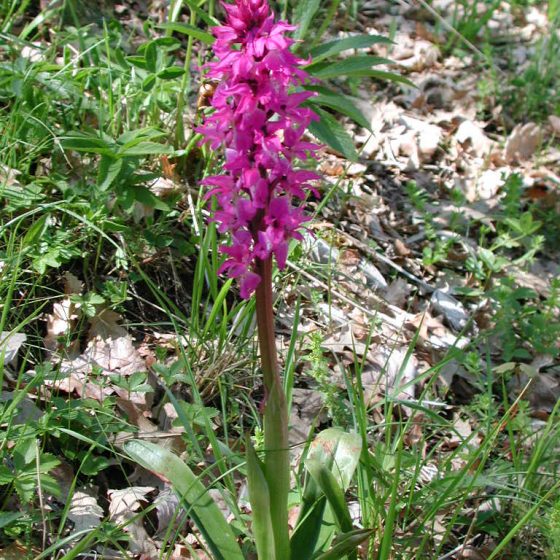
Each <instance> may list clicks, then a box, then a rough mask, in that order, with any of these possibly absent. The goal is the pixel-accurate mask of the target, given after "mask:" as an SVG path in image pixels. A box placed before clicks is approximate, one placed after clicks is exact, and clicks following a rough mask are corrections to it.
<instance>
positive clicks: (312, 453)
mask: <svg viewBox="0 0 560 560" xmlns="http://www.w3.org/2000/svg"><path fill="white" fill-rule="evenodd" d="M361 452H362V439H361V438H360V436H359V435H358V434H351V433H348V432H345V431H343V430H341V429H340V428H329V429H327V430H323V431H322V432H321V433H319V434H318V435H317V437H316V438H315V439H314V440H313V442H312V443H311V446H310V449H309V454H308V456H307V459H308V460H316V461H319V462H320V463H324V464H326V465H329V468H330V469H331V471H332V473H333V474H334V475H335V477H336V480H337V482H338V484H340V486H341V487H342V490H343V491H344V492H346V490H348V487H349V486H350V482H351V481H352V477H353V476H354V472H355V470H356V467H357V466H358V462H359V460H360V454H361Z"/></svg>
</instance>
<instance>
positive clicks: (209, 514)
mask: <svg viewBox="0 0 560 560" xmlns="http://www.w3.org/2000/svg"><path fill="white" fill-rule="evenodd" d="M124 450H125V451H126V453H127V454H128V455H129V456H130V457H131V458H132V459H133V460H134V461H136V462H137V463H139V464H140V465H142V466H143V467H145V468H147V469H149V470H151V471H154V472H156V473H158V474H160V475H162V476H164V477H165V478H166V479H167V480H169V481H170V482H171V484H172V485H173V487H174V489H175V491H176V492H177V493H178V494H179V496H180V497H181V498H183V499H184V500H185V502H186V503H187V504H188V505H189V510H190V511H189V515H190V516H191V517H192V518H193V521H194V522H195V523H196V525H197V527H198V529H199V530H200V532H201V533H202V535H203V537H204V539H205V541H206V542H207V544H208V547H209V548H210V549H211V550H212V552H213V554H214V555H215V556H216V560H244V558H243V554H242V553H241V549H240V548H239V545H238V544H237V540H236V538H235V535H234V534H233V531H232V530H231V527H230V525H229V524H228V523H227V521H226V519H225V518H224V516H223V514H222V512H221V511H220V510H219V508H218V506H217V505H216V504H215V503H214V501H213V500H212V498H211V496H210V495H209V494H208V491H207V488H205V487H204V485H203V484H202V482H200V480H199V479H198V477H197V476H196V475H195V474H194V473H193V472H192V471H191V469H190V468H189V467H188V466H187V465H185V463H183V461H181V459H179V457H177V455H175V454H173V453H171V452H170V451H167V450H166V449H163V448H161V447H159V446H158V445H155V444H153V443H150V442H147V441H141V440H131V441H129V442H127V443H126V444H125V445H124Z"/></svg>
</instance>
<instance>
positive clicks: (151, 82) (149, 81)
mask: <svg viewBox="0 0 560 560" xmlns="http://www.w3.org/2000/svg"><path fill="white" fill-rule="evenodd" d="M155 85H156V75H155V74H149V75H148V76H146V77H145V78H144V80H143V81H142V91H145V92H148V91H150V90H151V89H152V88H153V87H154V86H155Z"/></svg>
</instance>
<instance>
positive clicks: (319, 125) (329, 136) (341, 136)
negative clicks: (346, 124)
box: [309, 108, 358, 161]
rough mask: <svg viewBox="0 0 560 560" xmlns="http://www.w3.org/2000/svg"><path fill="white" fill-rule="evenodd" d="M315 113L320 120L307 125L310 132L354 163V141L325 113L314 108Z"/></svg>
mask: <svg viewBox="0 0 560 560" xmlns="http://www.w3.org/2000/svg"><path fill="white" fill-rule="evenodd" d="M315 112H316V113H317V114H318V115H319V116H320V117H321V120H319V121H314V122H312V123H311V124H310V125H309V130H310V132H311V133H312V134H313V135H315V136H316V137H317V138H318V139H319V140H320V141H321V142H323V143H325V144H327V145H329V146H330V147H331V148H332V149H333V150H336V151H337V152H340V153H341V154H342V155H343V156H344V157H345V158H346V159H349V160H350V161H356V160H357V159H358V152H356V148H355V147H354V141H353V140H352V137H351V136H350V135H349V134H348V133H347V132H346V130H344V128H343V127H342V125H341V124H340V123H339V122H338V121H337V120H336V119H335V118H334V117H332V116H331V115H329V113H327V112H326V111H323V110H321V109H319V108H316V109H315Z"/></svg>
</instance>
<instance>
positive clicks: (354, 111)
mask: <svg viewBox="0 0 560 560" xmlns="http://www.w3.org/2000/svg"><path fill="white" fill-rule="evenodd" d="M305 89H306V90H308V91H314V92H316V93H317V95H316V96H315V97H312V98H311V99H309V101H308V103H312V104H313V105H321V106H324V107H329V108H330V109H334V110H335V111H338V112H339V113H342V114H343V115H346V116H347V117H350V118H351V119H352V120H353V121H354V122H355V123H357V124H359V125H360V126H362V127H364V128H367V129H368V130H371V126H370V123H369V121H368V120H367V119H366V117H365V116H364V115H363V113H362V112H361V111H360V110H359V109H358V108H357V107H356V106H355V105H354V104H353V103H352V101H351V100H350V99H349V98H348V97H347V96H345V95H340V94H338V93H336V92H334V91H332V90H330V89H328V88H326V87H322V86H307V87H306V88H305Z"/></svg>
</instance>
